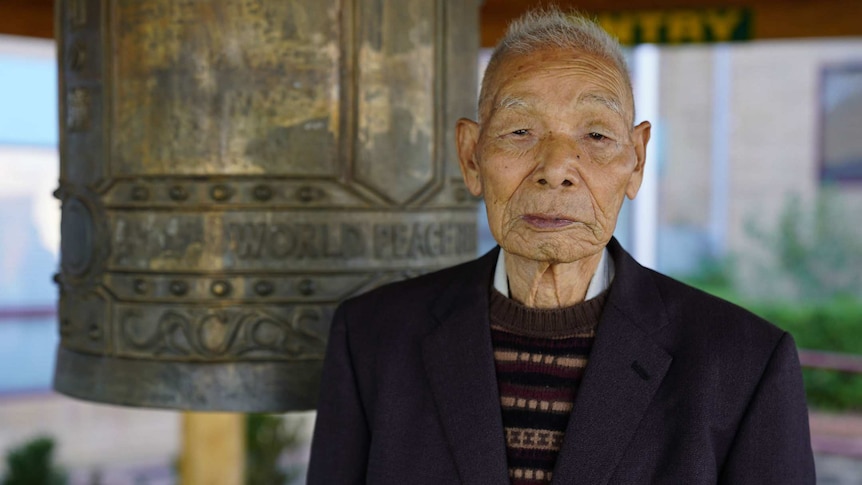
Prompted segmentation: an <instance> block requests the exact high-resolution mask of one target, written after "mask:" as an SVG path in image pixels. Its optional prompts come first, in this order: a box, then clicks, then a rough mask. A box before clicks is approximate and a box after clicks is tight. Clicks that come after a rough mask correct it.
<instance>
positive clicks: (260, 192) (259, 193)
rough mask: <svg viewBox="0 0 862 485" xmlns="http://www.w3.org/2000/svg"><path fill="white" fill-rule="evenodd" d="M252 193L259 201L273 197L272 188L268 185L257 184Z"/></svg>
mask: <svg viewBox="0 0 862 485" xmlns="http://www.w3.org/2000/svg"><path fill="white" fill-rule="evenodd" d="M251 193H252V195H253V196H254V198H255V199H257V200H259V201H267V200H269V199H271V198H272V189H271V188H270V187H269V186H268V185H256V186H255V187H254V189H252V191H251Z"/></svg>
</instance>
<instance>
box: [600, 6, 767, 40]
mask: <svg viewBox="0 0 862 485" xmlns="http://www.w3.org/2000/svg"><path fill="white" fill-rule="evenodd" d="M596 19H597V20H598V22H599V23H600V24H601V25H602V27H604V28H605V30H607V31H608V32H610V33H611V34H613V35H615V36H616V37H617V38H618V39H619V40H620V43H622V44H626V45H633V44H643V43H655V44H687V43H701V42H729V41H738V40H748V39H751V37H752V34H751V30H752V29H751V26H752V14H751V10H750V9H747V8H711V9H710V8H706V9H668V10H640V11H628V12H613V13H602V14H598V15H597V16H596Z"/></svg>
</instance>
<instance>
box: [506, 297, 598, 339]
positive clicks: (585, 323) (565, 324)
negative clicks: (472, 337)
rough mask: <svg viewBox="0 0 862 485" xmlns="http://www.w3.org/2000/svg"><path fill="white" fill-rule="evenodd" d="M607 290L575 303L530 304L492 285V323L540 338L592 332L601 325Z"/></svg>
mask: <svg viewBox="0 0 862 485" xmlns="http://www.w3.org/2000/svg"><path fill="white" fill-rule="evenodd" d="M607 295H608V290H607V289H606V290H605V291H603V292H601V293H599V294H598V296H596V297H595V298H591V299H589V300H586V301H582V302H580V303H576V304H574V305H572V306H568V307H563V308H531V307H528V306H526V305H523V304H521V303H519V302H517V301H515V300H514V299H512V298H507V297H506V296H504V295H503V294H502V293H500V292H499V291H497V290H496V289H494V288H492V289H491V297H490V301H489V303H490V309H489V314H490V318H491V326H492V327H495V328H499V329H500V330H504V331H507V332H510V333H514V334H518V335H524V336H528V337H538V338H552V339H559V338H568V337H573V336H576V335H583V334H590V333H593V332H594V331H595V329H596V327H597V326H598V323H599V319H600V318H601V315H602V310H603V309H604V306H605V301H606V300H607Z"/></svg>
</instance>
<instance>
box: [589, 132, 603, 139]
mask: <svg viewBox="0 0 862 485" xmlns="http://www.w3.org/2000/svg"><path fill="white" fill-rule="evenodd" d="M588 136H589V137H590V138H592V139H593V140H597V141H602V140H605V139H607V137H606V136H605V135H602V134H601V133H596V132H592V133H590V134H589V135H588Z"/></svg>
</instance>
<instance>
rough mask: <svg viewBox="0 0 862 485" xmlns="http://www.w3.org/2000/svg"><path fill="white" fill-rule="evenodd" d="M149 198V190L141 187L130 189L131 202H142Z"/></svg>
mask: <svg viewBox="0 0 862 485" xmlns="http://www.w3.org/2000/svg"><path fill="white" fill-rule="evenodd" d="M149 198H150V190H149V189H148V188H146V187H144V186H143V185H136V186H134V187H132V200H137V201H143V200H147V199H149Z"/></svg>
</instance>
